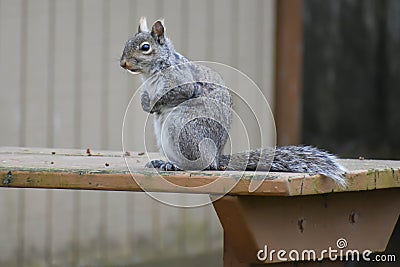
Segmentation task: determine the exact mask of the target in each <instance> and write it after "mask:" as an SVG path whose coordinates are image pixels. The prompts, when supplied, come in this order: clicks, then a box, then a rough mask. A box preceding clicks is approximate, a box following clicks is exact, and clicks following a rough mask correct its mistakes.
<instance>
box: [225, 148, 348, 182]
mask: <svg viewBox="0 0 400 267" xmlns="http://www.w3.org/2000/svg"><path fill="white" fill-rule="evenodd" d="M335 160H336V157H335V156H334V155H332V154H330V153H328V152H325V151H322V150H320V149H317V148H315V147H312V146H283V147H276V148H275V149H271V148H266V149H256V150H252V151H246V152H241V153H235V154H232V155H222V156H221V157H220V166H222V168H226V169H227V170H248V171H256V170H257V171H274V172H275V171H276V172H299V173H310V174H322V175H325V176H327V177H330V178H331V179H333V180H334V181H335V182H336V183H338V184H339V185H341V186H343V187H344V186H345V185H346V180H345V177H344V174H345V173H346V169H345V168H344V167H343V166H341V165H340V164H338V163H337V162H336V161H335Z"/></svg>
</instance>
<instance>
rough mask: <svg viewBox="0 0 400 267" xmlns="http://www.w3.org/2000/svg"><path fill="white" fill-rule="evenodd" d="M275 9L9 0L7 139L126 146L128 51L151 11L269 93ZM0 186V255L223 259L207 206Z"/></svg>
mask: <svg viewBox="0 0 400 267" xmlns="http://www.w3.org/2000/svg"><path fill="white" fill-rule="evenodd" d="M274 12H275V2H274V1H273V0H269V1H263V0H253V1H238V0H233V1H231V0H218V1H211V0H207V1H195V0H190V1H186V0H168V1H155V0H151V1H144V0H143V1H140V0H137V1H128V0H120V1H110V0H102V1H99V0H74V1H68V0H34V1H33V0H0V90H1V97H0V125H2V127H1V133H0V137H1V138H0V145H4V146H13V145H16V146H31V147H62V148H81V149H86V148H91V149H92V150H93V149H113V150H120V149H121V127H122V119H123V114H124V111H125V108H126V106H127V103H128V101H129V99H130V97H131V96H132V95H133V93H134V91H135V90H136V89H137V88H138V87H139V85H140V80H139V78H138V77H133V76H131V75H129V74H128V73H126V72H124V71H123V70H122V69H121V68H120V67H119V57H120V54H121V52H122V49H123V46H124V43H125V41H126V40H127V38H128V37H130V36H131V35H132V34H133V33H134V32H135V31H136V29H137V21H138V18H139V17H140V16H142V15H146V16H147V17H148V20H149V21H152V20H155V19H157V18H160V17H164V18H165V19H166V27H167V33H168V35H169V36H170V37H171V39H172V40H173V41H174V44H175V46H176V48H177V49H178V50H179V51H181V52H182V53H183V54H185V55H187V56H188V57H190V58H191V59H195V60H212V61H216V62H222V63H225V64H228V65H230V66H233V67H236V68H238V69H240V70H242V71H243V72H245V73H246V74H248V75H249V76H250V77H251V78H252V79H253V80H255V82H256V83H257V84H258V85H259V86H260V88H261V89H262V92H263V93H264V95H265V96H266V97H267V98H268V99H269V100H271V99H272V98H273V77H274V73H273V70H274V67H273V66H274V58H273V57H274V34H275V32H274V31H275V30H274V29H275V22H274V21H275V13H274ZM253 98H254V100H255V101H258V99H257V97H256V96H255V97H253ZM270 104H271V102H270ZM135 108H136V110H137V117H135V122H134V123H135V125H136V126H137V128H135V129H134V131H133V133H134V135H133V136H132V137H131V139H129V146H130V147H132V148H134V149H135V150H143V149H144V147H143V141H142V140H143V130H142V129H143V125H144V119H145V115H146V114H145V113H144V112H143V111H141V110H140V107H135ZM153 149H154V147H153ZM0 191H1V192H0V203H2V205H0V225H1V226H2V231H0V251H1V253H0V266H46V265H47V266H106V265H107V264H109V265H110V266H124V264H125V265H126V264H134V263H138V264H139V263H144V262H147V261H155V260H161V259H167V258H171V257H172V258H173V257H178V256H179V257H180V258H184V257H191V256H193V255H199V254H201V253H209V255H215V257H214V260H216V262H222V259H221V258H219V256H218V255H222V252H221V246H222V232H221V227H220V225H219V224H218V220H217V218H216V216H215V214H214V211H213V209H212V208H211V207H209V206H207V207H203V208H197V209H177V208H172V207H168V206H165V205H162V204H160V203H158V202H156V201H154V200H152V199H151V198H149V197H148V196H146V195H145V194H140V193H121V192H119V193H111V192H110V193H99V192H84V191H61V190H60V191H46V190H0ZM171 197H174V198H178V199H181V202H182V203H184V202H185V199H187V198H189V197H193V196H188V195H180V196H175V195H171ZM197 197H204V198H207V196H197ZM210 253H211V254H210ZM213 253H214V254H213ZM204 258H205V257H204ZM214 263H215V261H214ZM199 264H206V263H205V262H199ZM206 265H207V264H206ZM176 266H178V265H176Z"/></svg>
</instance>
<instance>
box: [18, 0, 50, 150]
mask: <svg viewBox="0 0 400 267" xmlns="http://www.w3.org/2000/svg"><path fill="white" fill-rule="evenodd" d="M24 5H26V7H25V8H24V9H26V11H25V12H26V14H25V16H26V18H24V19H23V20H24V21H25V23H26V29H25V30H24V31H25V33H24V34H25V35H26V37H25V38H26V39H25V40H23V41H22V42H25V44H23V47H24V48H23V49H24V50H25V51H22V52H21V55H22V56H23V59H22V62H21V64H22V65H23V66H21V68H22V70H23V77H21V90H23V95H22V97H23V100H21V101H22V102H21V105H23V106H24V112H23V113H25V115H23V117H24V119H23V124H24V126H23V129H22V130H21V132H22V133H23V135H24V141H23V145H24V146H39V147H44V146H46V145H47V127H48V120H47V103H46V102H47V98H48V94H47V88H46V76H47V75H48V73H47V70H48V66H47V63H48V57H49V53H48V52H49V47H48V40H49V35H48V27H47V25H46V24H47V23H48V17H49V13H50V12H49V9H48V8H49V6H48V1H47V0H39V1H35V2H32V1H27V2H26V3H25V4H24ZM37 103H42V105H38V104H37Z"/></svg>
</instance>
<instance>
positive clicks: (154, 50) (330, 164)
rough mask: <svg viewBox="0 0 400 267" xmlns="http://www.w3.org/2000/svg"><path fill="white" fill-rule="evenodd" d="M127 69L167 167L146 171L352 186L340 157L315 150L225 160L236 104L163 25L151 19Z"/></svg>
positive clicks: (261, 152)
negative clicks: (315, 178)
mask: <svg viewBox="0 0 400 267" xmlns="http://www.w3.org/2000/svg"><path fill="white" fill-rule="evenodd" d="M120 65H121V67H122V68H124V69H126V70H128V71H130V72H132V73H135V74H141V75H142V81H143V85H142V86H141V91H140V93H141V95H140V97H141V105H142V108H143V110H144V111H146V112H149V113H151V114H153V115H154V131H155V135H156V138H157V144H158V146H159V148H160V151H161V153H162V154H164V155H165V156H166V158H167V161H163V160H152V161H151V162H149V163H148V164H146V167H155V168H160V169H162V170H165V171H170V170H205V169H207V170H246V171H250V170H252V171H281V172H299V173H310V174H322V175H324V176H327V177H330V178H331V179H333V180H334V181H335V182H336V183H338V184H339V185H341V186H345V185H346V180H345V177H344V174H345V172H346V169H345V168H344V167H343V166H341V165H340V164H338V163H337V162H336V161H335V160H336V157H335V156H333V155H331V154H330V153H328V152H325V151H322V150H319V149H317V148H315V147H311V146H302V145H301V146H283V147H276V148H260V149H256V150H252V151H245V152H241V153H234V154H232V155H223V154H222V152H223V149H224V146H225V143H226V142H227V139H228V137H229V129H230V124H231V118H232V110H231V109H232V99H231V94H230V92H229V89H228V88H227V87H226V86H225V85H224V81H223V79H222V78H221V76H220V75H219V74H218V73H217V72H216V71H214V70H213V69H211V68H208V67H206V66H203V65H202V64H198V63H194V62H191V61H190V60H188V59H187V58H185V57H184V56H182V55H181V54H179V53H178V52H176V51H175V49H174V47H173V45H172V42H171V41H170V40H169V39H168V38H167V37H166V35H165V25H164V21H163V20H157V21H156V22H154V24H153V25H152V27H151V29H150V30H149V29H148V27H147V23H146V18H144V17H142V18H141V19H140V22H139V27H138V32H137V33H136V34H135V35H134V36H133V37H132V38H130V39H129V40H128V41H127V42H126V45H125V48H124V51H123V53H122V57H121V60H120Z"/></svg>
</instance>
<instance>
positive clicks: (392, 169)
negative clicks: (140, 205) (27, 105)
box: [0, 147, 400, 196]
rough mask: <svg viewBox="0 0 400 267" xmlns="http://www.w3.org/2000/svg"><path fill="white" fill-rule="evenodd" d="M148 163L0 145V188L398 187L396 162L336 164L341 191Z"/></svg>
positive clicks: (276, 176)
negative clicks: (342, 179)
mask: <svg viewBox="0 0 400 267" xmlns="http://www.w3.org/2000/svg"><path fill="white" fill-rule="evenodd" d="M150 156H152V157H153V158H154V157H156V156H157V155H156V154H151V155H150ZM148 161H149V159H148V156H147V154H145V153H143V152H142V153H141V152H129V153H126V154H125V155H124V153H123V152H121V151H120V152H112V151H96V150H93V151H87V150H86V149H82V150H71V149H44V148H18V147H0V177H1V179H2V182H1V183H0V186H1V187H20V188H61V189H85V190H118V191H152V192H176V193H177V192H184V193H204V194H225V193H226V192H227V191H229V193H228V194H230V195H275V196H277V195H278V196H279V195H280V196H297V195H311V194H322V193H329V192H340V191H362V190H374V189H384V188H394V187H400V161H388V160H385V161H381V160H359V159H343V160H340V163H341V164H343V165H344V166H345V167H346V168H347V169H348V170H349V171H350V172H349V173H348V174H347V179H348V186H347V187H346V188H340V187H339V186H337V185H336V184H335V183H334V182H333V181H331V180H330V179H328V178H326V177H323V176H321V175H309V174H298V173H275V172H270V173H267V172H228V171H225V172H223V171H202V172H198V171H192V172H188V171H177V172H163V171H159V172H157V171H155V170H152V169H148V168H144V167H143V166H144V165H145V163H146V162H148ZM128 167H129V168H128ZM129 170H130V171H129ZM251 181H254V183H256V187H253V188H256V189H255V190H253V189H252V190H250V191H252V192H249V186H250V183H251Z"/></svg>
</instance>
